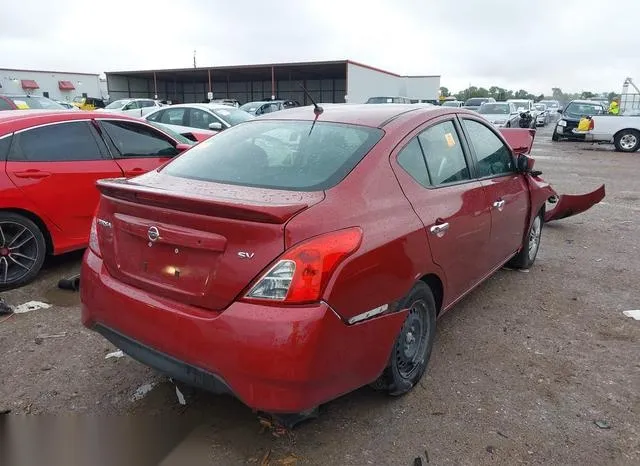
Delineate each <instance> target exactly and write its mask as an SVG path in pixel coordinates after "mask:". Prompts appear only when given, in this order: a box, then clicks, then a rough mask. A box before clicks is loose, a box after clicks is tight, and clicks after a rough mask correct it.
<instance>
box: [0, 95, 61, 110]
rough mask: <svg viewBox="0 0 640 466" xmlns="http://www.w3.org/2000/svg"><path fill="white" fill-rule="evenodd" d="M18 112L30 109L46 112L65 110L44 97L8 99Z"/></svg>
mask: <svg viewBox="0 0 640 466" xmlns="http://www.w3.org/2000/svg"><path fill="white" fill-rule="evenodd" d="M9 99H11V100H12V101H13V103H14V104H15V106H16V107H17V108H18V109H20V110H27V109H30V108H38V109H47V110H64V109H65V108H64V107H63V106H62V105H60V104H59V103H57V102H54V101H53V100H50V99H47V98H46V97H33V96H29V97H9Z"/></svg>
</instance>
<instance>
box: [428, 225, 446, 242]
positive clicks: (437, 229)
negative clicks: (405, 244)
mask: <svg viewBox="0 0 640 466" xmlns="http://www.w3.org/2000/svg"><path fill="white" fill-rule="evenodd" d="M448 230H449V223H448V222H446V223H438V224H436V225H433V226H432V227H431V228H430V229H429V231H430V232H431V234H433V235H436V236H437V237H438V238H442V237H443V236H444V235H445V233H446V232H447V231H448Z"/></svg>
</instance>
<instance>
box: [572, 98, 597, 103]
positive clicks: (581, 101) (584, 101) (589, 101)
mask: <svg viewBox="0 0 640 466" xmlns="http://www.w3.org/2000/svg"><path fill="white" fill-rule="evenodd" d="M574 102H575V103H576V104H602V101H599V100H587V99H576V100H572V101H571V102H569V103H570V104H572V103H574Z"/></svg>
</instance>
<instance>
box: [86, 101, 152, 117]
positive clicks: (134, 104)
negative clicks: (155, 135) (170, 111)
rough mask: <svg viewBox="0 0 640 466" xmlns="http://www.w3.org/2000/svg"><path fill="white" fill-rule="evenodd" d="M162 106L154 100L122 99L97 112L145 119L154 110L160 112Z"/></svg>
mask: <svg viewBox="0 0 640 466" xmlns="http://www.w3.org/2000/svg"><path fill="white" fill-rule="evenodd" d="M162 106H163V105H162V104H161V103H160V102H159V101H157V100H153V99H120V100H116V101H113V102H111V103H110V104H109V105H107V106H106V107H105V108H100V109H98V110H96V111H98V112H108V113H122V114H125V115H129V116H134V117H143V116H145V115H146V114H148V113H151V112H153V111H154V110H158V109H159V108H160V107H162Z"/></svg>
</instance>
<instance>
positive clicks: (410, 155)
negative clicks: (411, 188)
mask: <svg viewBox="0 0 640 466" xmlns="http://www.w3.org/2000/svg"><path fill="white" fill-rule="evenodd" d="M398 164H399V165H400V166H401V167H402V168H404V170H405V171H406V172H407V173H408V174H409V175H411V178H413V179H414V180H416V181H417V182H418V183H420V184H421V185H422V186H425V187H426V186H429V185H430V184H431V183H430V182H429V172H427V165H426V164H425V161H424V155H423V154H422V149H421V148H420V143H419V142H418V138H413V139H411V141H410V142H409V144H407V145H406V146H404V148H403V149H402V150H401V151H400V153H399V154H398Z"/></svg>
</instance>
